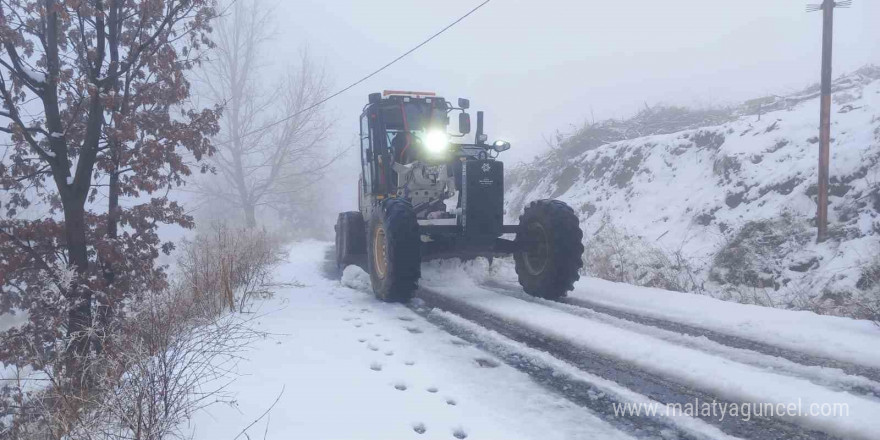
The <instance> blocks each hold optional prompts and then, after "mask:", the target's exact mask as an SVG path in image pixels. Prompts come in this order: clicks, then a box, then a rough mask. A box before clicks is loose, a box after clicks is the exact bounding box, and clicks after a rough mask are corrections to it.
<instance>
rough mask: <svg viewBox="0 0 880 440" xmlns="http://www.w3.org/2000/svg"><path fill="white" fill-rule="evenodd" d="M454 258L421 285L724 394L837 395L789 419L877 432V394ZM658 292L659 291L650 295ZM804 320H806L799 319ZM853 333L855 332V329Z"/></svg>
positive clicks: (808, 400)
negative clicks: (585, 310)
mask: <svg viewBox="0 0 880 440" xmlns="http://www.w3.org/2000/svg"><path fill="white" fill-rule="evenodd" d="M461 266H462V265H461V263H460V262H458V261H452V260H447V261H439V262H433V263H430V264H428V265H426V266H425V267H424V268H423V271H422V277H423V278H422V283H421V285H422V286H424V287H426V288H428V289H430V290H432V291H435V292H438V293H441V294H443V295H444V296H447V297H450V298H454V299H456V300H458V301H461V302H464V303H466V304H468V305H470V306H472V307H476V308H478V309H480V310H482V311H484V312H487V313H489V314H491V315H493V316H497V317H500V318H502V319H504V320H506V321H508V322H511V323H516V324H518V325H521V326H525V327H528V328H530V329H533V330H535V331H538V332H541V333H544V334H547V335H551V336H553V337H556V338H560V339H564V340H566V341H568V342H570V343H571V344H573V345H575V346H580V347H583V348H586V349H588V350H590V351H592V352H596V353H599V354H601V355H604V356H608V357H611V358H613V359H618V360H620V361H623V362H626V363H628V364H631V365H634V366H636V367H639V368H641V369H644V370H646V371H650V372H653V373H655V374H658V375H660V376H665V377H669V378H672V379H673V380H674V381H676V382H679V383H682V384H686V385H691V386H693V387H695V388H697V389H702V390H705V391H709V392H711V393H712V394H714V395H717V396H719V397H721V398H725V399H728V400H731V401H735V402H752V403H773V404H785V405H787V404H790V403H797V402H801V403H802V404H803V405H804V406H805V407H808V406H809V405H811V404H813V403H815V404H818V405H822V404H828V403H840V404H846V405H848V406H849V408H850V413H849V415H845V416H844V415H838V416H830V417H821V416H820V417H798V418H794V419H793V420H792V421H794V422H796V423H798V424H801V425H803V426H806V427H809V428H812V429H818V430H822V431H825V432H828V433H830V434H833V435H838V436H843V437H846V438H864V439H871V438H876V433H877V432H880V419H878V418H877V414H880V402H878V401H876V400H872V399H869V398H864V397H861V396H856V395H853V394H849V393H847V392H843V391H833V390H830V389H828V388H825V387H823V386H820V385H816V384H814V383H812V382H810V381H808V380H805V379H802V378H797V377H791V376H787V375H784V374H777V373H774V372H770V371H767V370H766V369H762V368H759V367H756V366H753V365H748V364H744V363H740V362H735V361H732V360H730V359H726V358H723V357H719V356H716V355H713V354H711V353H706V352H704V351H702V350H696V349H693V348H690V347H686V346H682V345H678V344H675V343H671V342H667V341H664V340H662V339H658V338H655V337H652V336H649V335H646V334H643V333H639V332H635V331H632V330H629V329H625V328H621V327H618V326H613V325H609V324H607V323H603V322H599V321H596V320H591V319H584V318H583V317H580V316H576V315H572V314H570V313H566V312H564V311H561V310H558V309H553V308H549V307H546V306H543V305H539V304H534V303H531V302H527V301H523V300H520V299H516V298H511V297H508V296H503V295H499V293H498V292H493V291H490V290H488V289H486V288H483V287H481V286H480V284H479V282H480V281H481V280H482V279H484V278H485V277H487V276H490V275H480V274H479V273H478V272H479V266H477V265H473V264H470V265H466V269H464V270H463V269H462V267H461ZM484 272H486V271H485V270H484ZM664 293H665V292H662V291H659V292H657V295H663V294H664ZM716 303H717V307H719V308H721V309H724V308H725V307H727V306H737V305H735V304H729V303H724V302H720V301H716ZM761 310H767V311H768V313H794V312H786V311H777V310H772V309H761ZM692 312H693V313H694V314H697V313H701V314H707V311H705V310H698V309H694V310H693V311H692ZM714 312H716V313H717V314H725V313H727V311H726V310H717V309H716V310H715V311H714ZM713 314H714V313H713ZM817 318H819V317H817ZM828 319H831V320H836V319H840V320H842V319H843V318H828ZM809 325H810V321H809V320H808V322H807V323H805V325H803V326H804V327H809ZM798 327H801V325H798ZM805 331H806V330H805ZM860 334H861V333H860V332H856V333H855V335H856V336H858V335H860ZM872 347H873V348H876V347H877V345H876V344H874V345H866V346H863V347H862V349H861V350H862V351H871V350H872Z"/></svg>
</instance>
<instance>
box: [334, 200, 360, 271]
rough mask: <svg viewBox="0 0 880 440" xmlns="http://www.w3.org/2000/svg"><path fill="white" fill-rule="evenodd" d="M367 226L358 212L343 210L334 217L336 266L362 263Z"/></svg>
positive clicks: (342, 267)
mask: <svg viewBox="0 0 880 440" xmlns="http://www.w3.org/2000/svg"><path fill="white" fill-rule="evenodd" d="M366 235H367V227H366V224H365V223H364V216H363V215H362V214H361V213H360V212H354V211H352V212H343V213H341V214H339V217H338V218H337V219H336V267H338V268H339V270H343V269H345V267H346V266H348V265H350V264H355V265H361V264H363V260H364V256H365V254H366V253H367V237H366Z"/></svg>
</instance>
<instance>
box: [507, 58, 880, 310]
mask: <svg viewBox="0 0 880 440" xmlns="http://www.w3.org/2000/svg"><path fill="white" fill-rule="evenodd" d="M834 90H835V94H834V104H833V109H832V110H833V128H832V130H833V131H832V138H833V140H832V145H831V152H832V157H831V186H830V192H831V194H830V201H831V207H830V211H829V221H830V234H831V236H832V239H831V240H829V241H828V242H826V243H823V244H816V243H815V212H816V202H815V195H816V180H817V177H816V173H817V162H818V137H817V134H818V129H817V126H818V114H819V111H818V110H819V104H818V89H816V88H815V87H814V88H810V89H807V90H805V91H803V92H801V93H799V94H796V95H792V96H788V97H773V98H764V99H762V100H755V101H751V102H750V103H748V105H744V106H743V107H742V108H740V109H737V110H736V111H731V112H730V113H728V115H727V116H725V113H724V112H691V113H688V112H687V111H686V110H683V109H664V111H665V113H660V112H653V113H652V111H651V110H650V109H649V110H646V111H645V112H643V113H641V114H640V115H638V116H637V117H636V118H633V119H632V120H630V121H610V122H606V123H601V124H594V125H592V126H588V127H585V128H584V129H582V130H581V131H580V132H578V133H577V134H574V135H573V136H571V137H569V138H567V139H565V140H563V141H562V142H561V143H560V147H559V148H558V149H556V150H554V151H552V152H551V153H549V154H547V155H545V156H543V157H540V158H538V159H536V161H535V162H533V163H530V164H527V165H523V166H520V167H518V168H516V169H514V170H512V171H511V172H510V173H509V176H508V177H507V187H508V194H507V214H508V216H509V217H510V218H511V219H514V218H515V217H516V216H518V215H519V214H520V213H521V212H522V208H523V207H524V206H525V205H526V203H527V202H528V201H530V200H535V199H540V198H558V199H560V200H563V201H565V202H567V203H569V204H570V205H571V206H572V207H574V208H575V210H577V211H578V212H579V215H580V217H581V225H582V227H583V229H584V232H585V241H587V245H588V246H587V256H586V258H587V263H588V265H587V266H588V267H587V271H588V272H591V273H592V274H593V275H598V276H603V277H606V278H611V279H616V280H621V281H629V282H634V283H636V284H642V285H655V286H659V287H665V288H671V289H676V290H690V291H699V292H704V293H708V294H711V295H713V296H716V297H721V298H724V299H732V300H737V301H743V302H754V303H759V304H764V305H773V306H779V307H796V308H812V309H817V310H822V311H836V312H838V313H855V312H854V311H853V308H852V306H851V305H852V303H853V302H854V301H855V300H854V297H858V296H859V295H862V294H863V293H862V292H863V290H864V288H866V287H868V286H869V285H870V284H871V281H872V280H870V279H867V278H866V277H865V275H864V272H866V267H867V266H868V265H869V264H870V263H871V262H872V261H874V259H875V258H876V256H877V255H878V251H880V246H878V245H880V243H878V241H880V218H878V215H880V189H878V179H880V165H878V162H880V68H875V67H866V68H863V69H860V70H859V71H857V72H855V73H853V74H850V75H846V76H843V77H841V78H839V79H838V80H837V81H836V82H835V87H834ZM759 108H761V109H763V111H761V112H758V111H757V110H758V109H759ZM760 113H763V114H760ZM649 116H650V117H649ZM696 116H698V117H696ZM664 118H665V119H664ZM641 133H660V134H653V135H650V136H640V134H641ZM608 140H610V141H612V142H607V141H608ZM860 288H861V290H860Z"/></svg>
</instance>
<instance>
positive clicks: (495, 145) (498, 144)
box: [492, 141, 510, 153]
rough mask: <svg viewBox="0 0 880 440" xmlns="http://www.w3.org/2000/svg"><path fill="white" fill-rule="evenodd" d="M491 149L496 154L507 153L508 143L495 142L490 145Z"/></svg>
mask: <svg viewBox="0 0 880 440" xmlns="http://www.w3.org/2000/svg"><path fill="white" fill-rule="evenodd" d="M492 149H493V150H495V151H497V152H499V153H500V152H502V151H507V150H509V149H510V142H507V141H495V142H494V143H493V144H492Z"/></svg>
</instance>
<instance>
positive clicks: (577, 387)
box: [193, 243, 880, 439]
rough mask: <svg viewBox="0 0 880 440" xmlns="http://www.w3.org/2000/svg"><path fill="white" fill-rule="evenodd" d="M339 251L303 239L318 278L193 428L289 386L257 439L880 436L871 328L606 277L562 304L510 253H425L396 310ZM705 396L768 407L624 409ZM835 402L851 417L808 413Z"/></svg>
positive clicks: (218, 421)
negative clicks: (332, 264) (535, 284)
mask: <svg viewBox="0 0 880 440" xmlns="http://www.w3.org/2000/svg"><path fill="white" fill-rule="evenodd" d="M326 250H327V245H325V244H321V243H306V244H300V245H297V246H295V247H294V249H293V250H292V252H291V257H290V262H289V263H288V264H286V265H285V266H284V267H282V268H280V269H279V272H278V274H279V275H278V278H279V279H278V281H281V282H291V281H296V282H298V283H300V284H303V285H305V286H306V287H300V288H287V289H283V290H281V291H279V292H277V293H276V296H275V298H274V299H273V300H271V301H269V302H267V303H266V304H265V306H264V308H270V309H273V311H272V312H271V313H270V314H269V315H268V316H267V317H266V318H264V319H263V320H262V321H263V322H262V323H261V327H262V330H264V331H267V332H269V333H272V334H274V335H275V336H273V337H271V338H269V339H267V340H266V341H263V342H261V343H260V345H259V346H257V347H254V350H253V352H252V353H251V355H250V356H249V357H248V360H247V361H246V362H244V363H242V365H241V366H240V371H241V373H243V374H244V376H242V377H241V378H240V379H239V380H237V381H236V382H235V383H234V384H233V385H232V388H231V389H230V390H231V391H234V392H235V393H236V394H237V395H238V401H237V402H238V404H237V407H235V408H232V407H229V406H214V407H212V408H211V409H210V410H208V411H207V412H205V413H203V414H200V415H199V416H198V417H197V418H195V419H194V420H193V428H194V432H195V433H196V438H205V439H207V438H227V437H228V438H233V437H235V435H236V434H237V433H238V432H239V431H241V430H242V429H243V428H244V427H245V426H247V425H248V424H249V423H250V422H252V421H253V420H255V419H257V418H258V417H259V416H260V414H262V413H263V412H264V411H266V409H267V407H268V406H270V405H271V404H272V401H273V400H274V399H275V397H276V396H277V395H278V393H279V392H280V390H281V389H282V388H283V389H284V390H285V391H284V394H283V395H282V396H281V399H280V400H279V402H278V404H277V405H276V406H275V407H274V408H272V410H271V411H270V413H269V416H267V417H266V418H264V419H261V420H260V421H259V422H258V423H257V424H255V425H254V426H253V427H251V429H250V430H249V433H250V434H251V437H252V438H253V435H254V433H258V434H259V435H263V432H264V430H265V429H267V428H268V433H269V434H268V436H267V437H266V438H273V437H284V438H287V437H302V438H309V439H313V438H335V439H339V438H352V439H355V438H357V439H367V438H395V439H396V438H461V437H463V436H467V438H489V439H512V438H541V439H546V438H560V439H561V438H565V439H568V438H631V437H635V438H692V439H703V438H853V439H877V438H880V434H877V433H880V418H878V415H880V383H878V381H877V378H878V377H880V369H878V365H880V364H878V359H877V357H876V356H877V347H880V328H877V327H875V326H873V325H872V324H871V323H868V322H860V321H855V320H849V319H844V318H832V317H823V316H818V315H814V314H810V313H805V312H789V311H782V310H774V309H763V308H760V307H753V306H742V305H738V304H731V303H725V302H721V301H716V300H712V299H709V298H705V297H699V296H695V295H687V294H678V293H673V292H666V291H658V290H653V289H642V288H634V287H631V286H624V285H617V284H613V283H607V282H604V281H599V280H583V281H581V282H580V283H578V285H577V286H576V290H575V292H572V294H571V295H570V298H569V300H568V301H567V302H565V303H552V302H548V301H544V300H539V299H534V298H531V297H528V296H526V295H524V294H522V292H521V290H519V289H517V288H516V278H515V274H513V272H512V268H511V267H510V264H509V262H506V261H503V260H502V261H500V262H499V261H498V260H496V263H495V264H494V265H493V266H491V267H490V266H489V265H488V263H486V262H485V261H484V260H477V261H474V262H469V263H460V262H458V261H443V262H432V263H426V264H425V265H424V266H423V279H422V281H421V287H422V288H421V289H420V292H419V299H417V300H415V301H414V302H413V303H412V304H410V305H409V306H408V307H407V306H402V305H389V304H383V303H380V302H378V301H376V300H374V299H373V298H372V296H371V294H370V293H369V290H370V289H369V279H368V277H367V276H366V274H364V273H363V272H362V271H360V270H359V269H357V268H354V267H350V268H349V269H347V271H346V275H345V276H344V277H343V280H342V282H340V281H339V280H336V279H333V278H334V277H333V276H330V275H329V271H328V270H326V265H325V252H326ZM322 265H323V266H322ZM819 345H821V346H819ZM695 401H696V402H703V403H714V404H717V405H727V406H730V405H737V406H738V407H741V408H744V407H745V406H747V405H752V408H755V410H754V414H750V416H749V417H748V418H746V417H744V414H736V415H733V414H721V415H722V416H724V418H723V419H719V414H718V413H717V411H718V408H715V409H713V410H711V412H710V413H699V411H698V413H697V414H694V415H695V417H690V416H687V415H684V416H683V415H677V416H674V417H668V416H667V415H666V414H663V413H662V412H660V413H657V414H649V415H645V414H638V415H636V414H628V415H622V414H620V413H619V411H618V410H619V409H620V405H624V404H630V405H632V404H643V405H645V406H646V407H648V406H650V405H651V404H655V405H658V406H660V407H661V408H662V409H666V405H667V404H675V403H678V404H682V405H686V404H687V403H689V402H695ZM757 405H764V406H765V407H766V406H767V405H772V406H774V408H785V409H786V410H787V409H788V408H789V407H790V406H791V405H799V406H798V408H799V409H798V411H801V413H799V414H794V413H792V412H791V411H783V414H774V415H773V416H767V414H761V415H760V416H759V415H758V414H757V412H758V409H757V408H758V407H757ZM828 405H838V407H839V408H844V407H845V409H846V411H847V413H846V414H826V415H823V414H816V415H813V414H806V413H804V412H802V411H807V412H809V411H811V410H812V407H813V406H815V407H816V408H824V406H828ZM839 408H838V409H839ZM835 411H837V410H835ZM658 414H659V415H658ZM230 435H231V436H230Z"/></svg>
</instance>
